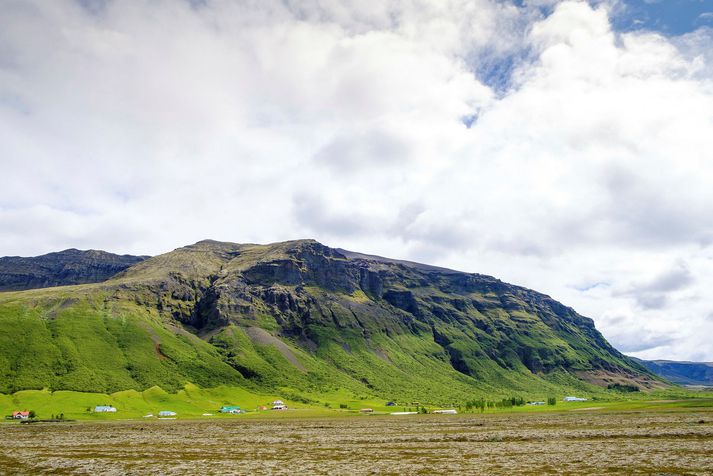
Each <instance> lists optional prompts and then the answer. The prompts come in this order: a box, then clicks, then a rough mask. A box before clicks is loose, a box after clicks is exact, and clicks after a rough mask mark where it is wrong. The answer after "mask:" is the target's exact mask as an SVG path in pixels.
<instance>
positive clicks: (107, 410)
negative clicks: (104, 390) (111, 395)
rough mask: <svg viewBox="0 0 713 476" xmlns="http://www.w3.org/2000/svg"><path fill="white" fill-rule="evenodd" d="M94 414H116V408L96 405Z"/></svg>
mask: <svg viewBox="0 0 713 476" xmlns="http://www.w3.org/2000/svg"><path fill="white" fill-rule="evenodd" d="M94 413H116V408H114V407H112V406H111V405H97V406H96V407H94Z"/></svg>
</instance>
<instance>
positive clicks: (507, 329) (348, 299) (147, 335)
mask: <svg viewBox="0 0 713 476" xmlns="http://www.w3.org/2000/svg"><path fill="white" fill-rule="evenodd" d="M0 325H2V328H3V330H4V332H3V333H2V334H0V392H13V391H16V390H19V389H28V388H45V387H49V388H52V389H69V390H83V391H100V392H113V391H117V390H123V389H137V390H142V389H146V388H149V387H151V386H160V387H162V388H163V389H165V390H171V391H173V390H177V389H180V388H182V387H183V386H184V385H186V384H187V383H189V382H190V383H193V384H196V385H199V386H202V387H215V386H219V385H231V386H241V387H245V388H250V389H257V390H265V391H267V390H275V389H279V390H280V392H281V393H282V394H283V395H290V394H291V395H293V397H294V396H299V398H302V399H303V400H304V401H318V400H319V398H320V395H322V394H325V393H333V394H338V393H339V392H348V393H350V394H352V395H362V396H366V395H378V396H391V397H393V398H396V397H398V398H400V399H404V400H406V399H409V401H413V400H420V401H431V402H434V401H441V402H448V401H453V400H451V399H453V398H461V397H463V398H469V397H475V396H478V395H480V396H492V395H509V394H512V392H521V393H522V392H527V393H528V394H532V393H534V394H537V395H547V394H559V393H562V392H567V393H570V392H597V391H603V390H601V388H602V387H606V386H607V385H608V384H611V383H628V384H635V385H637V386H640V387H643V388H652V387H656V386H661V385H663V383H662V381H661V379H658V378H657V377H655V376H654V375H653V374H651V373H650V372H649V371H648V370H646V369H645V368H644V367H642V366H641V365H640V364H638V363H637V362H635V361H633V360H632V359H630V358H628V357H626V356H624V355H622V354H621V353H619V352H618V351H617V350H616V349H614V348H613V347H612V346H611V345H609V343H608V342H607V341H606V340H605V339H604V338H603V337H602V335H601V334H600V333H599V332H598V331H597V330H596V329H595V327H594V323H593V321H592V320H591V319H589V318H586V317H583V316H581V315H579V314H577V313H576V312H575V311H574V310H573V309H571V308H569V307H566V306H564V305H562V304H560V303H558V302H557V301H555V300H553V299H552V298H550V297H548V296H545V295H543V294H540V293H538V292H535V291H532V290H529V289H526V288H522V287H519V286H513V285H510V284H507V283H503V282H502V281H500V280H498V279H495V278H493V277H490V276H484V275H480V274H469V273H463V272H458V271H452V270H448V269H443V268H437V267H433V266H428V265H421V264H417V263H411V262H406V261H398V260H390V259H386V258H380V257H375V256H370V255H364V254H359V253H352V252H348V251H345V250H339V249H333V248H329V247H327V246H324V245H322V244H320V243H318V242H316V241H314V240H298V241H289V242H284V243H275V244H270V245H255V244H236V243H223V242H216V241H202V242H199V243H196V244H194V245H190V246H186V247H183V248H179V249H176V250H174V251H172V252H169V253H166V254H163V255H159V256H155V257H153V258H148V259H146V260H143V261H141V262H139V263H137V264H134V265H133V266H131V267H129V268H127V269H125V270H124V271H122V272H121V273H119V274H118V275H116V276H114V277H112V278H111V279H109V280H107V281H105V282H102V283H95V284H85V285H79V286H71V287H60V288H47V289H36V290H28V291H22V292H5V293H0ZM294 398H297V397H294Z"/></svg>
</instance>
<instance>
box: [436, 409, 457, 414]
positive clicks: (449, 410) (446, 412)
mask: <svg viewBox="0 0 713 476" xmlns="http://www.w3.org/2000/svg"><path fill="white" fill-rule="evenodd" d="M432 413H436V414H439V415H457V414H458V412H457V411H456V410H454V409H453V408H449V409H446V410H433V412H432Z"/></svg>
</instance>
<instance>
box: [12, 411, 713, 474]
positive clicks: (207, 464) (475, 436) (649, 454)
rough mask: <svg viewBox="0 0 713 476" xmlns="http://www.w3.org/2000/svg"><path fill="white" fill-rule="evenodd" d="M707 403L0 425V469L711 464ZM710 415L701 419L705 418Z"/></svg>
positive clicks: (711, 470) (651, 470) (613, 469)
mask: <svg viewBox="0 0 713 476" xmlns="http://www.w3.org/2000/svg"><path fill="white" fill-rule="evenodd" d="M711 416H712V415H711V413H710V412H705V411H701V412H669V413H664V412H660V413H648V414H647V413H639V412H632V413H601V412H595V413H587V412H583V413H557V414H555V413H547V414H511V415H484V416H481V415H454V416H446V415H414V416H412V417H400V418H395V417H388V416H362V417H352V418H329V419H304V420H297V419H295V420H241V421H237V420H222V421H181V420H175V421H152V422H146V421H140V422H114V423H76V424H72V423H68V424H63V425H50V424H48V425H44V424H36V425H14V424H6V425H2V427H1V428H0V445H1V446H2V449H3V451H2V455H3V456H0V465H1V468H2V469H1V470H0V473H2V474H48V473H51V474H87V475H90V474H91V475H94V474H106V475H125V474H127V475H139V474H186V475H189V474H190V475H193V474H206V475H214V474H215V475H217V474H256V475H281V474H316V475H332V474H345V475H346V474H349V475H367V474H406V475H416V474H508V475H521V474H537V475H541V474H626V475H639V474H640V475H644V474H646V475H651V474H669V475H673V474H681V475H682V474H687V475H689V474H692V475H711V474H713V425H712V424H710V423H705V422H710V421H711ZM701 421H703V422H704V423H701Z"/></svg>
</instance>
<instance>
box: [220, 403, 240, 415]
mask: <svg viewBox="0 0 713 476" xmlns="http://www.w3.org/2000/svg"><path fill="white" fill-rule="evenodd" d="M218 411H219V412H220V413H233V414H235V413H241V412H242V410H241V409H240V407H237V406H235V405H226V406H223V407H221V408H220V410H218Z"/></svg>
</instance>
